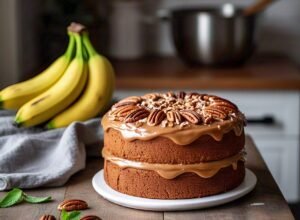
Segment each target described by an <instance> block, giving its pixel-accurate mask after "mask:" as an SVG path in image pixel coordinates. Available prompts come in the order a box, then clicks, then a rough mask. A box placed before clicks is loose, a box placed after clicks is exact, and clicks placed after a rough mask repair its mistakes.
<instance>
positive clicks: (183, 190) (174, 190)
mask: <svg viewBox="0 0 300 220" xmlns="http://www.w3.org/2000/svg"><path fill="white" fill-rule="evenodd" d="M104 170H105V171H104V175H105V176H104V177H105V181H106V183H107V184H108V185H109V186H110V187H112V188H113V189H115V190H117V191H119V192H122V193H125V194H128V195H132V196H138V197H144V198H153V199H185V198H197V197H204V196H209V195H214V194H218V193H222V192H226V191H229V190H231V189H233V188H235V187H237V186H238V185H240V184H241V182H242V181H243V179H244V176H245V167H244V162H241V161H240V162H239V163H238V166H237V169H236V170H234V169H233V168H232V166H229V167H226V168H223V169H221V170H220V171H219V172H218V173H217V174H216V175H214V176H213V177H211V178H202V177H199V176H198V175H196V174H194V173H185V174H182V175H180V176H178V177H176V178H174V179H171V180H170V179H165V178H162V177H161V176H159V175H158V174H157V173H156V172H155V171H149V170H140V169H134V168H126V169H122V168H120V167H119V166H117V165H115V164H113V163H111V162H109V161H106V162H105V165H104Z"/></svg>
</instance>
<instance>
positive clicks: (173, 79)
mask: <svg viewBox="0 0 300 220" xmlns="http://www.w3.org/2000/svg"><path fill="white" fill-rule="evenodd" d="M113 65H114V67H115V70H116V75H117V79H116V85H117V89H134V90H136V89H146V88H148V89H150V88H151V89H169V90H171V89H186V88H188V89H204V90H208V89H218V90H222V89H223V90H228V89H230V90H300V71H299V68H298V66H297V65H296V64H295V63H293V62H292V61H291V60H289V59H287V58H284V57H280V56H272V57H270V56H263V57H254V58H253V59H252V60H250V61H249V62H247V63H246V64H245V65H243V66H239V67H236V68H206V67H201V66H194V67H191V66H187V65H185V64H184V63H183V62H181V61H180V60H179V59H178V58H153V59H144V60H136V61H115V62H113Z"/></svg>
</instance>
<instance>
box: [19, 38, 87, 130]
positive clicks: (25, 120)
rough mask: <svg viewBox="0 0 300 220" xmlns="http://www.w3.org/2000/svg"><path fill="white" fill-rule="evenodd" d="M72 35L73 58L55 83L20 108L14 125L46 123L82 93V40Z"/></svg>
mask: <svg viewBox="0 0 300 220" xmlns="http://www.w3.org/2000/svg"><path fill="white" fill-rule="evenodd" d="M73 35H74V37H75V41H76V56H75V58H74V59H73V60H72V61H71V63H70V65H69V66H68V68H67V70H66V71H65V73H64V74H63V76H62V77H61V78H60V79H59V80H58V82H57V83H55V84H54V85H53V86H52V87H51V88H50V89H48V90H47V91H45V92H44V93H42V94H40V95H39V96H37V97H35V98H34V99H32V100H30V101H29V102H27V103H26V104H25V105H23V106H22V107H21V108H20V110H19V111H18V112H17V115H16V118H15V124H16V125H18V126H25V127H30V126H34V125H37V124H41V123H43V122H45V121H48V120H49V119H50V118H52V117H53V116H54V115H56V114H57V113H59V112H61V111H62V110H63V109H65V108H66V107H68V106H69V105H70V104H71V103H72V102H73V101H74V100H75V99H76V98H77V97H78V96H79V95H80V93H81V92H82V90H83V88H84V86H85V83H86V79H87V64H86V62H85V60H84V58H83V54H82V49H83V48H82V46H83V45H82V39H81V37H80V35H79V34H77V33H73Z"/></svg>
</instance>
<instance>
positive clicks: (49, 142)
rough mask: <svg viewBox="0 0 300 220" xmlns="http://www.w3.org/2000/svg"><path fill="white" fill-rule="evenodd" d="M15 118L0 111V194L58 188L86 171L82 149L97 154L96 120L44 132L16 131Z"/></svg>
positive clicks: (100, 130) (98, 120) (6, 112)
mask: <svg viewBox="0 0 300 220" xmlns="http://www.w3.org/2000/svg"><path fill="white" fill-rule="evenodd" d="M14 115H15V113H14V112H12V111H4V110H1V111H0V191H1V190H7V189H11V188H13V187H19V188H35V187H41V186H61V185H63V184H64V183H66V182H67V180H68V179H69V178H70V176H71V175H73V174H74V173H76V172H77V171H79V170H82V169H84V168H85V160H86V148H85V147H87V149H88V148H93V149H96V151H97V153H98V154H99V152H100V147H101V143H102V140H101V139H102V136H103V132H102V129H101V126H100V123H99V122H100V119H99V118H95V119H91V120H88V121H86V122H83V123H79V122H75V123H72V124H71V125H69V126H68V127H67V128H60V129H53V130H46V129H44V128H17V127H15V126H14V125H13V123H12V122H13V119H14ZM93 151H95V150H92V152H93Z"/></svg>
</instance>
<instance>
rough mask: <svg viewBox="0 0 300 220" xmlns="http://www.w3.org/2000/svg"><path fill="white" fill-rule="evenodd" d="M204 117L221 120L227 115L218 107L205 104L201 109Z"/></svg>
mask: <svg viewBox="0 0 300 220" xmlns="http://www.w3.org/2000/svg"><path fill="white" fill-rule="evenodd" d="M203 114H204V117H211V118H213V119H215V120H223V119H225V118H226V117H227V113H226V112H225V111H224V110H223V109H221V108H218V107H214V106H207V107H205V108H204V109H203Z"/></svg>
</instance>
